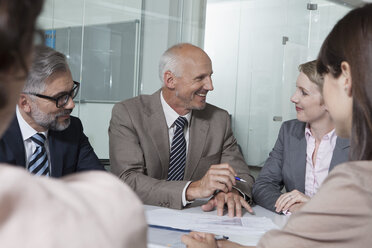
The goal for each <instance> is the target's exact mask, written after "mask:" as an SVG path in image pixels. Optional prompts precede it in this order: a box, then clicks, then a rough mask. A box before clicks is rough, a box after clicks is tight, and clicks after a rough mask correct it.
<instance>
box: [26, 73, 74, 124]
mask: <svg viewBox="0 0 372 248" xmlns="http://www.w3.org/2000/svg"><path fill="white" fill-rule="evenodd" d="M73 86H74V82H73V81H72V77H71V73H70V71H68V72H56V73H54V74H53V75H52V76H51V77H49V78H48V79H47V83H46V87H45V90H44V91H43V92H42V93H41V94H42V95H46V96H51V97H58V96H60V95H61V94H63V93H66V92H70V91H71V89H72V88H73ZM30 97H32V99H31V98H30ZM21 98H22V97H21ZM25 98H26V99H28V100H27V105H25V102H23V104H22V99H21V104H20V106H21V108H23V110H24V112H26V113H27V116H28V117H29V118H27V117H26V118H25V120H26V121H27V122H28V124H29V125H30V126H31V127H33V128H34V129H35V130H37V131H45V130H48V129H51V130H58V131H61V130H64V129H66V128H67V127H68V126H69V125H70V114H71V112H72V110H73V109H74V107H75V104H74V102H73V100H72V99H71V97H70V98H69V100H68V102H67V104H66V105H65V106H63V107H62V108H57V106H56V103H55V101H52V100H49V99H44V98H40V97H36V96H29V95H25V96H24V98H23V99H25Z"/></svg>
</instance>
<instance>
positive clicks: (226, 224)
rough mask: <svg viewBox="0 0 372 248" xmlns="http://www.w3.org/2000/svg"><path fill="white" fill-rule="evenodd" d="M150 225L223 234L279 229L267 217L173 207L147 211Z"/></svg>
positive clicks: (244, 233) (247, 233)
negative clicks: (231, 215) (183, 209)
mask: <svg viewBox="0 0 372 248" xmlns="http://www.w3.org/2000/svg"><path fill="white" fill-rule="evenodd" d="M146 217H147V223H148V224H149V225H159V226H167V227H173V228H179V229H190V230H193V231H200V232H209V233H214V234H221V235H237V234H239V235H248V236H256V237H258V238H259V237H261V236H262V235H263V234H264V233H265V232H267V231H269V230H271V229H277V228H278V226H276V225H275V224H274V223H273V222H272V221H271V219H269V218H266V217H257V216H246V217H234V218H230V217H228V216H215V215H206V214H194V213H185V212H182V211H179V210H172V209H155V210H150V211H147V212H146Z"/></svg>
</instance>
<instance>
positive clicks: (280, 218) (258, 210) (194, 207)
mask: <svg viewBox="0 0 372 248" xmlns="http://www.w3.org/2000/svg"><path fill="white" fill-rule="evenodd" d="M203 203H205V201H203V200H199V201H195V202H194V203H192V204H191V205H190V206H188V207H186V208H184V209H182V210H177V211H181V212H184V213H197V214H200V213H203V214H207V215H217V210H214V211H210V212H203V210H202V209H201V207H200V206H201V205H202V204H203ZM161 208H162V207H157V206H150V205H145V211H150V210H154V209H161ZM253 210H254V212H255V216H258V217H267V218H269V219H271V220H272V221H273V222H274V224H276V225H277V226H278V227H280V228H281V227H283V226H284V225H285V223H286V222H287V220H288V216H284V215H279V214H276V213H273V212H271V211H269V210H267V209H265V208H263V207H261V206H254V207H253ZM226 214H227V213H226ZM245 216H250V214H249V213H248V212H247V211H244V214H243V217H245ZM154 232H155V230H153V228H151V227H150V228H149V235H148V244H149V246H148V247H151V248H155V247H182V246H164V245H163V246H161V245H156V244H155V243H156V242H155V241H154V238H153V237H154V236H153V235H156V234H154ZM156 232H157V233H158V234H159V232H161V231H160V230H156ZM180 236H182V235H181V234H180ZM229 238H230V240H232V241H234V242H238V243H241V244H246V245H252V244H253V245H255V243H256V242H257V237H249V236H248V237H247V235H244V236H241V235H233V236H232V235H229ZM253 240H254V241H253ZM252 242H253V243H252Z"/></svg>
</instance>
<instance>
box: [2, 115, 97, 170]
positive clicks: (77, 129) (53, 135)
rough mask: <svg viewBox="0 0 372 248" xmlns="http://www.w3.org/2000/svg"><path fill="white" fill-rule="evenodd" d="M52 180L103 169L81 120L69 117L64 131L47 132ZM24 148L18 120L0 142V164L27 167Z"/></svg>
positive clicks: (15, 119) (15, 120)
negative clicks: (79, 172) (68, 122)
mask: <svg viewBox="0 0 372 248" xmlns="http://www.w3.org/2000/svg"><path fill="white" fill-rule="evenodd" d="M48 142H49V153H50V158H49V159H50V161H51V165H52V166H51V173H50V175H51V176H52V177H61V176H65V175H68V174H71V173H74V172H78V171H87V170H104V167H103V166H102V165H101V164H100V162H99V160H98V158H97V155H96V154H95V153H94V151H93V148H92V146H91V145H90V143H89V141H88V138H87V136H85V134H84V133H83V126H82V124H81V121H80V120H79V119H78V118H76V117H73V116H71V124H70V126H69V127H68V128H66V129H65V130H63V131H53V130H49V132H48ZM25 159H26V154H25V146H24V143H23V138H22V133H21V129H20V128H19V124H18V120H17V117H15V118H14V119H13V121H12V123H11V125H10V126H9V128H8V130H7V131H6V132H5V134H4V135H3V137H2V139H1V140H0V162H2V163H8V164H12V165H17V166H22V167H25V166H26V161H25Z"/></svg>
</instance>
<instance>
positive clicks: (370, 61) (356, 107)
mask: <svg viewBox="0 0 372 248" xmlns="http://www.w3.org/2000/svg"><path fill="white" fill-rule="evenodd" d="M343 61H345V62H347V63H348V64H349V65H350V70H351V78H352V95H353V114H352V132H351V141H350V142H351V149H350V160H372V4H367V5H365V6H364V7H361V8H357V9H354V10H352V11H350V12H349V13H348V14H347V15H346V16H345V17H344V18H342V19H341V20H340V21H339V22H338V23H337V24H336V26H334V28H333V29H332V31H331V33H330V34H329V35H328V37H327V38H326V40H325V41H324V43H323V45H322V48H321V50H320V53H319V56H318V63H317V70H318V72H319V73H320V74H322V75H323V74H326V73H331V74H332V76H333V77H335V78H338V77H339V76H340V74H341V63H342V62H343Z"/></svg>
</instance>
